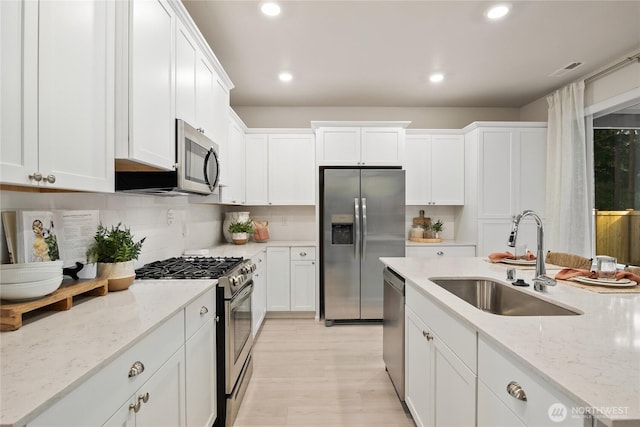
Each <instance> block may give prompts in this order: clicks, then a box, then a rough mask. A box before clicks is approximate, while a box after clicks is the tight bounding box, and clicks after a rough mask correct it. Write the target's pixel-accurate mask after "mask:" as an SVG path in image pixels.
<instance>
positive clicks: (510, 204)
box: [478, 127, 547, 218]
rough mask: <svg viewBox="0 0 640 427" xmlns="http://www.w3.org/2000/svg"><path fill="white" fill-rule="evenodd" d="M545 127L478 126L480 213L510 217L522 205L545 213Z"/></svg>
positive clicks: (540, 213) (496, 216) (485, 215)
mask: <svg viewBox="0 0 640 427" xmlns="http://www.w3.org/2000/svg"><path fill="white" fill-rule="evenodd" d="M546 141H547V133H546V128H524V127H523V128H490V129H479V131H478V149H479V159H478V160H479V165H480V168H479V175H478V178H479V188H478V191H479V193H478V197H479V212H478V214H479V216H480V217H481V218H504V217H510V216H512V215H514V214H517V213H518V212H521V211H522V210H525V209H531V210H534V211H535V212H536V213H538V215H540V216H541V217H544V216H545V215H544V205H545V191H546V179H545V176H546V175H545V174H546V159H547V157H546V156H547V143H546Z"/></svg>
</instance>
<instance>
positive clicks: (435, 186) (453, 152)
mask: <svg viewBox="0 0 640 427" xmlns="http://www.w3.org/2000/svg"><path fill="white" fill-rule="evenodd" d="M405 153H406V157H405V169H406V199H407V202H406V203H407V205H463V204H464V136H463V135H455V134H432V133H428V132H427V131H411V132H407V136H406V147H405Z"/></svg>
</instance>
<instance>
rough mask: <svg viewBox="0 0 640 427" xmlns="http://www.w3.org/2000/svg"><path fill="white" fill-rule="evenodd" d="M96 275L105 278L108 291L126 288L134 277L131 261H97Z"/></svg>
mask: <svg viewBox="0 0 640 427" xmlns="http://www.w3.org/2000/svg"><path fill="white" fill-rule="evenodd" d="M98 277H99V278H101V279H107V281H108V283H109V292H116V291H123V290H125V289H128V288H129V286H131V284H132V283H133V281H134V280H135V278H136V271H135V268H133V261H125V262H114V263H108V262H99V263H98Z"/></svg>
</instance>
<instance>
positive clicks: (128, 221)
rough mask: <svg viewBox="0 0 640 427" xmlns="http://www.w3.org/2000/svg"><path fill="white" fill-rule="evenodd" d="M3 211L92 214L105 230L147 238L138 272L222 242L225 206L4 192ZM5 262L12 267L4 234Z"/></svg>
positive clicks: (172, 199) (135, 197)
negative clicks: (126, 229)
mask: <svg viewBox="0 0 640 427" xmlns="http://www.w3.org/2000/svg"><path fill="white" fill-rule="evenodd" d="M0 198H1V199H0V203H1V204H0V207H1V209H2V210H16V209H28V210H36V209H38V210H54V209H78V210H82V209H92V210H98V211H100V221H101V223H102V224H103V225H105V226H110V225H115V224H117V223H119V222H121V223H122V224H124V225H126V226H127V227H129V228H131V231H132V232H133V234H134V235H135V237H136V238H137V239H139V238H142V237H145V236H146V238H147V239H146V241H145V243H144V245H143V248H142V253H141V255H140V258H139V259H138V261H137V262H136V267H138V266H141V265H144V264H146V263H148V262H151V261H155V260H158V259H165V258H169V257H173V256H179V255H182V253H183V252H184V250H185V249H199V248H208V247H211V246H215V245H218V244H220V243H222V241H223V236H222V218H223V217H224V215H223V210H224V207H223V206H219V205H210V204H202V205H201V204H189V202H188V198H187V197H184V196H178V197H156V196H143V195H133V194H122V193H116V194H99V193H31V192H13V191H2V192H0ZM2 242H3V244H2V251H1V257H2V262H3V263H5V262H8V256H7V250H6V244H5V243H4V242H5V241H4V234H2Z"/></svg>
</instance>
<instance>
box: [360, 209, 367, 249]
mask: <svg viewBox="0 0 640 427" xmlns="http://www.w3.org/2000/svg"><path fill="white" fill-rule="evenodd" d="M366 251H367V198H366V197H363V198H362V257H361V259H364V255H365V252H366Z"/></svg>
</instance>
